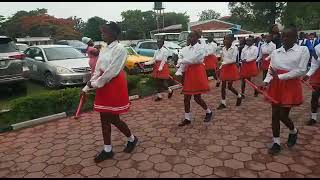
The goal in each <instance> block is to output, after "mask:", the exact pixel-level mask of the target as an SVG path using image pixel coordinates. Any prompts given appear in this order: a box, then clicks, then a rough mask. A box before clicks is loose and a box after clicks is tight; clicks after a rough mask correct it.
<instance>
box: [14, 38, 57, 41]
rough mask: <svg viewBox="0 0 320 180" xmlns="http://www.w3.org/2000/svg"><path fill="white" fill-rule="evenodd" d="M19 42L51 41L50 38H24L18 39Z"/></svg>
mask: <svg viewBox="0 0 320 180" xmlns="http://www.w3.org/2000/svg"><path fill="white" fill-rule="evenodd" d="M16 39H17V41H18V42H26V41H50V40H51V38H50V37H24V38H16Z"/></svg>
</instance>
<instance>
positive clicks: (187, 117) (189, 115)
mask: <svg viewBox="0 0 320 180" xmlns="http://www.w3.org/2000/svg"><path fill="white" fill-rule="evenodd" d="M184 118H185V119H186V120H189V121H191V112H190V113H184Z"/></svg>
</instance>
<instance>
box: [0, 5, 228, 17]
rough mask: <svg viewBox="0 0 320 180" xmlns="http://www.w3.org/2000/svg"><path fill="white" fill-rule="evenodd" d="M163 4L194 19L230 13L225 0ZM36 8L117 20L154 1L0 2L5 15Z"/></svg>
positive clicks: (147, 7)
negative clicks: (210, 13)
mask: <svg viewBox="0 0 320 180" xmlns="http://www.w3.org/2000/svg"><path fill="white" fill-rule="evenodd" d="M163 4H164V6H165V8H166V9H165V12H172V11H173V12H177V13H178V12H187V14H188V15H189V16H190V20H191V21H197V20H198V14H199V13H200V12H201V11H202V10H206V9H212V10H215V11H216V12H219V13H221V16H226V15H229V13H230V12H229V9H228V3H227V2H164V3H163ZM37 8H46V9H48V14H50V15H53V16H55V17H58V18H67V17H70V16H77V17H81V18H82V19H83V20H85V21H86V20H87V19H88V18H90V17H93V16H99V17H101V18H104V19H106V20H108V21H110V20H112V21H120V20H121V15H120V14H121V12H122V11H126V10H129V9H131V10H132V9H140V10H142V11H147V10H152V8H153V2H0V15H3V16H5V17H8V16H12V15H13V14H14V13H15V12H17V11H19V10H25V11H30V10H34V9H37Z"/></svg>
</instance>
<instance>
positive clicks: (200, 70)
mask: <svg viewBox="0 0 320 180" xmlns="http://www.w3.org/2000/svg"><path fill="white" fill-rule="evenodd" d="M209 90H210V88H209V80H208V77H207V73H206V69H205V67H204V64H189V65H188V66H187V68H186V70H185V72H184V81H183V88H182V93H183V94H188V95H196V94H203V93H207V92H208V91H209Z"/></svg>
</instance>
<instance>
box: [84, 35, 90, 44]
mask: <svg viewBox="0 0 320 180" xmlns="http://www.w3.org/2000/svg"><path fill="white" fill-rule="evenodd" d="M91 40H92V39H91V38H88V37H83V38H82V42H83V43H85V44H88V42H90V41H91Z"/></svg>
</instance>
